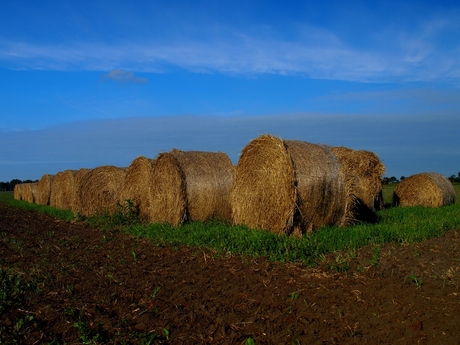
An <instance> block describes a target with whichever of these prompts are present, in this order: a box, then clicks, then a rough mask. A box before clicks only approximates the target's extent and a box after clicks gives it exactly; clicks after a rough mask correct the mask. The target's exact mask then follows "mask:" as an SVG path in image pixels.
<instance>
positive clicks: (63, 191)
mask: <svg viewBox="0 0 460 345" xmlns="http://www.w3.org/2000/svg"><path fill="white" fill-rule="evenodd" d="M83 170H87V169H83ZM78 174H80V170H65V171H61V172H59V173H57V174H56V176H55V177H54V180H53V188H52V189H51V195H50V206H53V207H56V208H59V209H62V210H72V209H73V204H74V201H75V195H76V185H75V177H76V176H77V175H78Z"/></svg>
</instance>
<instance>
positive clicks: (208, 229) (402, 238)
mask: <svg viewBox="0 0 460 345" xmlns="http://www.w3.org/2000/svg"><path fill="white" fill-rule="evenodd" d="M395 187H396V184H389V185H385V186H384V200H385V204H386V205H387V207H386V208H385V209H384V210H382V211H379V212H378V213H377V216H378V219H379V221H378V222H377V223H376V224H368V223H361V224H357V225H353V226H348V227H346V228H339V227H325V228H322V229H319V230H318V231H315V232H314V233H311V234H307V235H305V236H304V237H302V238H297V237H287V236H279V235H274V234H272V233H270V232H268V231H260V230H252V229H249V228H247V227H245V226H232V225H229V224H226V223H223V222H219V221H209V222H206V223H202V222H193V223H188V224H184V225H181V226H180V227H172V226H170V225H168V224H147V225H146V224H140V223H139V221H138V219H137V217H136V211H137V210H135V209H134V208H133V206H132V204H131V203H130V202H129V201H127V203H126V204H125V205H120V206H119V210H118V212H116V213H115V214H113V215H111V216H109V215H107V214H101V215H98V216H94V217H89V218H87V219H79V218H78V217H76V216H74V215H73V214H72V213H71V212H69V211H63V210H57V209H55V208H51V207H48V206H40V205H35V204H29V203H26V202H23V201H16V200H13V199H12V194H11V193H1V194H0V201H2V200H3V201H8V202H9V203H10V204H12V205H15V206H17V207H21V208H32V209H35V210H38V211H39V212H44V213H46V214H49V215H52V216H53V217H56V218H60V219H64V220H74V219H76V220H81V221H85V222H88V223H89V224H91V225H92V226H96V227H99V228H103V229H110V228H111V229H113V228H117V229H120V230H122V231H124V232H126V233H128V234H131V235H134V236H138V237H143V238H148V239H150V240H151V241H152V242H153V243H154V244H156V245H158V246H167V245H169V246H177V247H178V246H184V245H185V246H190V247H198V248H202V249H209V250H212V251H214V252H216V253H218V254H227V253H231V254H235V255H244V256H248V257H261V256H262V257H267V258H269V259H270V260H272V261H281V262H286V261H295V262H303V263H305V264H308V265H312V264H315V263H316V262H318V260H319V259H321V258H322V257H323V256H324V255H326V254H329V253H333V252H338V251H340V252H341V251H344V252H347V251H350V250H354V249H357V248H360V247H363V246H365V245H369V244H371V245H381V244H384V243H388V242H395V243H413V242H420V241H423V240H426V239H429V238H433V237H437V236H440V235H442V234H443V233H444V232H445V231H447V230H451V229H456V228H458V227H460V203H459V200H458V199H459V198H458V195H459V191H460V184H457V183H455V184H454V188H455V189H456V192H457V201H456V204H454V205H450V206H444V207H441V208H426V207H406V208H399V207H389V205H390V203H391V195H392V192H393V190H394V188H395Z"/></svg>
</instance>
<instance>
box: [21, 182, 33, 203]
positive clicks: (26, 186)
mask: <svg viewBox="0 0 460 345" xmlns="http://www.w3.org/2000/svg"><path fill="white" fill-rule="evenodd" d="M21 189H22V192H21V199H22V200H24V201H27V202H30V203H34V202H35V194H36V192H37V183H36V182H33V183H22V188H21Z"/></svg>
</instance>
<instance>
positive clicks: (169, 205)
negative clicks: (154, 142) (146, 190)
mask: <svg viewBox="0 0 460 345" xmlns="http://www.w3.org/2000/svg"><path fill="white" fill-rule="evenodd" d="M233 173H234V166H233V165H232V162H231V161H230V159H229V158H228V156H227V155H226V154H225V153H222V152H203V151H180V150H175V149H174V150H172V151H170V152H164V153H161V154H159V155H158V157H157V158H156V160H155V164H154V168H153V175H152V184H151V188H152V190H151V193H150V197H151V199H150V213H149V215H150V221H151V222H154V223H157V222H166V223H169V224H171V225H173V226H177V225H180V224H182V223H183V222H185V221H206V220H209V219H211V218H217V219H221V220H228V221H231V204H230V189H231V185H232V179H233Z"/></svg>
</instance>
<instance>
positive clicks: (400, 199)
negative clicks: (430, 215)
mask: <svg viewBox="0 0 460 345" xmlns="http://www.w3.org/2000/svg"><path fill="white" fill-rule="evenodd" d="M453 203H455V189H454V187H453V186H452V183H451V182H450V181H449V179H447V178H446V177H445V176H443V175H441V174H439V173H435V172H424V173H419V174H415V175H412V176H410V177H407V178H405V179H404V180H402V181H401V182H400V183H399V184H398V186H397V187H396V189H395V191H394V193H393V205H394V206H398V205H399V206H417V205H420V206H427V207H440V206H444V205H450V204H453Z"/></svg>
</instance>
